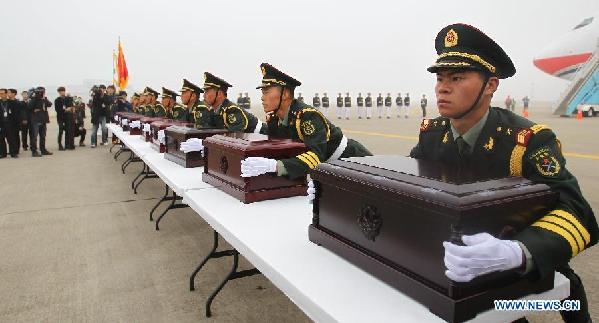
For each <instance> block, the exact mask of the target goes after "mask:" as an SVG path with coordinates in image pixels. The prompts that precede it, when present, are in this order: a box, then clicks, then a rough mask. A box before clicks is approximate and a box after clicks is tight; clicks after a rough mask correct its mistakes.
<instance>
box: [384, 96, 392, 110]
mask: <svg viewBox="0 0 599 323" xmlns="http://www.w3.org/2000/svg"><path fill="white" fill-rule="evenodd" d="M391 102H392V100H391V97H390V96H388V97H386V98H385V106H386V107H390V106H391Z"/></svg>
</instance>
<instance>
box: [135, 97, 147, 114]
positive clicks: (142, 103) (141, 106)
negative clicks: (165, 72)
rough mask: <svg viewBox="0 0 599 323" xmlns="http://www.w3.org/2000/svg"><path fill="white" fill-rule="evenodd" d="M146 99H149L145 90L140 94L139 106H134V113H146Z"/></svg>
mask: <svg viewBox="0 0 599 323" xmlns="http://www.w3.org/2000/svg"><path fill="white" fill-rule="evenodd" d="M146 99H147V95H146V94H145V93H144V92H141V93H140V94H139V98H138V100H137V106H134V107H133V110H132V111H133V113H137V114H144V113H145V112H146V110H145V106H146Z"/></svg>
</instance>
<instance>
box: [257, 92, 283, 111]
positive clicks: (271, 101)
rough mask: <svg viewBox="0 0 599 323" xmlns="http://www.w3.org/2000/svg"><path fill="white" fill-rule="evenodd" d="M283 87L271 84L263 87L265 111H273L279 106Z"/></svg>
mask: <svg viewBox="0 0 599 323" xmlns="http://www.w3.org/2000/svg"><path fill="white" fill-rule="evenodd" d="M281 91H283V89H282V88H280V87H278V86H271V87H267V88H263V89H262V108H263V109H264V112H265V113H269V112H273V111H275V110H276V109H277V108H278V107H279V102H280V100H281Z"/></svg>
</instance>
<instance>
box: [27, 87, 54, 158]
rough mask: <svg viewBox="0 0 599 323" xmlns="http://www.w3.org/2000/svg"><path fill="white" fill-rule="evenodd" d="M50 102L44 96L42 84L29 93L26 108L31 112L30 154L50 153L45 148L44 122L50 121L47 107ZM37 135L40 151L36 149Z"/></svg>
mask: <svg viewBox="0 0 599 323" xmlns="http://www.w3.org/2000/svg"><path fill="white" fill-rule="evenodd" d="M51 106H52V102H50V101H48V98H47V97H46V89H45V88H44V87H42V86H39V87H37V88H35V89H34V90H33V91H31V93H30V94H29V104H28V109H29V113H30V114H31V126H30V127H31V128H30V129H31V138H30V139H31V155H32V156H33V157H41V156H42V155H52V153H51V152H49V151H48V150H47V149H46V124H47V123H50V117H49V116H48V108H49V107H51ZM38 137H39V148H40V152H41V155H40V153H38V151H37V144H38V142H37V138H38Z"/></svg>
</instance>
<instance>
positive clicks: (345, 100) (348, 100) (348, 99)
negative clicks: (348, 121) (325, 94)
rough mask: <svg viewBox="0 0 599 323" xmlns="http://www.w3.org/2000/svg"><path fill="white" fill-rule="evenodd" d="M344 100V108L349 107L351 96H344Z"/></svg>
mask: <svg viewBox="0 0 599 323" xmlns="http://www.w3.org/2000/svg"><path fill="white" fill-rule="evenodd" d="M344 102H345V107H346V108H351V98H350V97H349V96H346V97H345V98H344Z"/></svg>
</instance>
